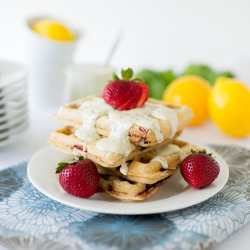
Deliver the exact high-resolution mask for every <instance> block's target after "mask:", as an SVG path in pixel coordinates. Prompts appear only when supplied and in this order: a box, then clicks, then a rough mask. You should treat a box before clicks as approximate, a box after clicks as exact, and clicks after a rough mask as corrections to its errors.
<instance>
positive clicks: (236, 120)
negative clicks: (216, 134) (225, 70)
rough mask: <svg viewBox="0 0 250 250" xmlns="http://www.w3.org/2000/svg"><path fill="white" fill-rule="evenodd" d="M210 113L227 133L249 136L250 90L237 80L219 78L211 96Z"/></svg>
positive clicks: (236, 135)
mask: <svg viewBox="0 0 250 250" xmlns="http://www.w3.org/2000/svg"><path fill="white" fill-rule="evenodd" d="M209 113H210V117H211V118H212V120H213V121H214V122H215V123H216V124H217V125H218V126H219V127H220V128H221V129H222V130H223V131H224V132H225V133H227V134H229V135H231V136H235V137H243V136H247V135H248V134H249V133H250V90H249V89H248V88H247V86H246V85H244V84H243V83H241V82H239V81H237V80H236V79H233V78H224V77H220V78H218V79H217V80H216V82H215V85H214V88H213V89H212V92H211V95H210V96H209Z"/></svg>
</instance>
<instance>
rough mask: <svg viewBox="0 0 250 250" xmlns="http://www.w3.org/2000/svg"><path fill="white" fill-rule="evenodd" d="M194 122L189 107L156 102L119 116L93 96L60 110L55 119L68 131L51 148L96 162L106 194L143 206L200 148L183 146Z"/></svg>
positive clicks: (58, 134) (54, 139) (60, 133)
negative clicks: (184, 133) (183, 135)
mask: <svg viewBox="0 0 250 250" xmlns="http://www.w3.org/2000/svg"><path fill="white" fill-rule="evenodd" d="M192 117H193V112H192V110H191V109H190V108H189V107H187V106H181V105H176V104H170V103H166V102H162V101H157V100H154V99H148V101H147V102H146V103H145V104H144V105H143V106H142V107H141V108H136V109H132V110H126V111H118V110H115V109H113V108H112V107H111V106H110V105H108V104H106V103H105V102H104V100H103V99H102V98H101V97H96V96H91V97H87V98H84V99H80V100H77V101H75V102H72V103H70V104H68V105H66V106H62V107H60V109H59V111H58V113H57V114H56V115H55V116H54V118H55V119H57V120H58V121H59V122H60V123H61V124H63V125H64V126H65V127H63V128H61V129H58V130H55V131H53V132H52V134H51V136H50V137H49V138H48V140H47V141H48V142H49V143H50V144H52V145H53V147H55V148H56V149H59V150H61V151H63V152H66V153H68V154H70V155H71V156H79V155H81V156H83V157H84V158H87V159H90V160H92V161H93V162H94V163H95V164H96V166H97V169H98V172H99V176H100V181H99V190H100V192H101V193H102V194H104V195H108V196H111V197H113V198H116V199H120V200H123V201H142V200H145V199H146V198H148V197H149V196H151V195H152V194H154V193H155V192H156V191H157V190H158V188H159V186H160V185H162V184H163V182H164V181H165V180H166V179H167V178H169V177H170V176H171V175H172V174H173V173H174V172H175V171H176V169H177V166H178V165H179V163H180V162H181V161H182V160H183V159H184V158H185V157H186V156H187V155H188V154H190V152H191V149H193V150H198V148H197V147H196V146H195V145H192V144H190V143H187V142H183V141H180V140H177V138H178V136H180V134H181V132H182V130H183V129H184V127H185V126H187V125H188V124H189V122H190V120H191V119H192Z"/></svg>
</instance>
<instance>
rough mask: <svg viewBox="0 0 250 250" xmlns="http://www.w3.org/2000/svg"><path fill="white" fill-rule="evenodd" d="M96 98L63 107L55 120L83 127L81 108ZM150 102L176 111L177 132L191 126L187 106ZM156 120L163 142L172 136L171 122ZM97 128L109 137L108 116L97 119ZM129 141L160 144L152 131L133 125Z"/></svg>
mask: <svg viewBox="0 0 250 250" xmlns="http://www.w3.org/2000/svg"><path fill="white" fill-rule="evenodd" d="M94 98H96V97H95V96H92V97H87V98H83V99H80V100H77V101H74V102H72V103H70V104H68V105H66V106H61V107H60V109H59V111H58V113H57V114H56V115H55V116H54V118H55V119H57V120H58V121H59V122H60V123H61V124H63V125H66V126H71V127H75V128H79V127H81V126H82V117H83V112H84V110H81V109H80V107H81V105H82V104H83V103H84V102H86V101H90V100H93V99H94ZM148 102H149V103H153V104H161V105H163V106H166V107H168V108H170V109H172V110H175V111H176V113H177V119H178V128H177V132H179V131H181V130H183V128H184V127H185V126H187V125H188V124H189V122H190V121H191V119H192V117H193V112H192V110H191V108H189V107H187V106H181V105H177V104H172V103H167V102H163V101H158V100H155V99H148ZM149 117H150V116H149ZM151 118H152V117H151ZM154 119H156V120H157V121H158V122H159V126H160V129H161V131H162V133H163V140H165V139H166V138H168V137H169V136H170V134H171V127H170V124H169V122H168V121H166V120H160V119H157V118H154ZM95 127H96V130H97V132H98V133H99V134H100V135H102V136H105V137H108V136H109V134H110V129H111V124H110V120H109V117H108V115H102V116H100V117H99V118H97V120H96V124H95ZM129 139H130V141H131V142H132V143H134V144H136V145H140V146H142V147H151V146H155V145H157V144H158V142H157V140H156V137H155V134H154V132H153V131H152V130H151V129H147V128H144V127H142V126H138V125H133V126H131V128H130V129H129Z"/></svg>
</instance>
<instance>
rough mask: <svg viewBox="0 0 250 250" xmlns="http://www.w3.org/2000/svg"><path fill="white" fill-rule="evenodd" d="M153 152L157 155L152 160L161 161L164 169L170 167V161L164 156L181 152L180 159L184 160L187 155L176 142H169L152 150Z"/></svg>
mask: <svg viewBox="0 0 250 250" xmlns="http://www.w3.org/2000/svg"><path fill="white" fill-rule="evenodd" d="M151 152H152V154H155V155H156V156H155V157H154V158H153V159H152V160H151V161H150V162H154V161H157V162H160V163H161V166H162V168H163V169H168V163H167V161H166V159H165V158H164V157H163V156H167V155H170V154H173V153H177V152H178V153H179V157H180V158H179V159H180V160H181V161H182V160H183V159H184V158H185V157H186V156H187V155H186V154H185V153H184V152H183V151H182V150H181V149H180V148H179V147H178V146H177V145H174V144H167V145H165V146H163V147H160V148H157V149H155V150H153V151H151Z"/></svg>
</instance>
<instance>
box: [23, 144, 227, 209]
mask: <svg viewBox="0 0 250 250" xmlns="http://www.w3.org/2000/svg"><path fill="white" fill-rule="evenodd" d="M196 145H197V144H196ZM198 146H200V147H201V148H206V149H207V151H208V152H212V153H213V155H214V156H215V157H216V160H217V161H218V163H219V164H220V174H219V176H218V177H217V178H216V180H215V181H214V182H213V183H212V184H211V185H210V186H208V187H206V188H204V189H201V190H195V189H193V188H192V187H191V186H189V185H188V184H187V183H186V182H185V181H184V179H183V178H182V176H181V174H180V171H179V170H178V171H176V173H175V174H174V175H173V176H172V177H171V178H169V179H168V180H167V181H166V182H165V183H164V184H163V185H162V186H161V187H160V188H159V190H158V191H157V192H156V194H154V195H152V196H151V197H149V198H148V199H146V200H145V201H142V202H134V203H126V202H122V201H120V200H115V199H112V198H109V197H106V196H102V195H101V194H95V195H93V196H92V197H90V198H79V197H76V196H73V195H70V194H68V193H66V192H65V191H64V190H63V189H62V187H61V186H60V184H59V181H58V174H55V170H56V167H57V164H58V163H59V162H62V161H65V159H67V158H68V155H67V154H65V153H62V152H60V151H58V150H56V149H54V148H52V147H50V146H47V147H45V148H43V149H41V150H40V151H38V152H37V153H36V154H35V155H34V156H33V157H32V159H31V160H30V162H29V164H28V168H27V173H28V177H29V179H30V181H31V183H32V184H33V185H34V186H35V187H36V188H37V189H38V190H39V191H40V192H42V193H43V194H44V195H46V196H48V197H49V198H51V199H53V200H56V201H58V202H61V203H63V204H66V205H69V206H72V207H76V208H80V209H84V210H89V211H94V212H99V213H108V214H153V213H162V212H169V211H174V210H178V209H182V208H186V207H190V206H192V205H195V204H197V203H200V202H202V201H205V200H207V199H208V198H210V197H212V196H213V195H215V194H216V193H218V192H219V191H220V190H221V189H222V188H223V187H224V185H225V184H226V182H227V179H228V176H229V170H228V166H227V164H226V162H225V161H224V160H223V158H222V157H221V156H220V155H219V154H217V153H216V152H215V151H213V150H212V149H210V148H208V147H204V146H202V145H198Z"/></svg>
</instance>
